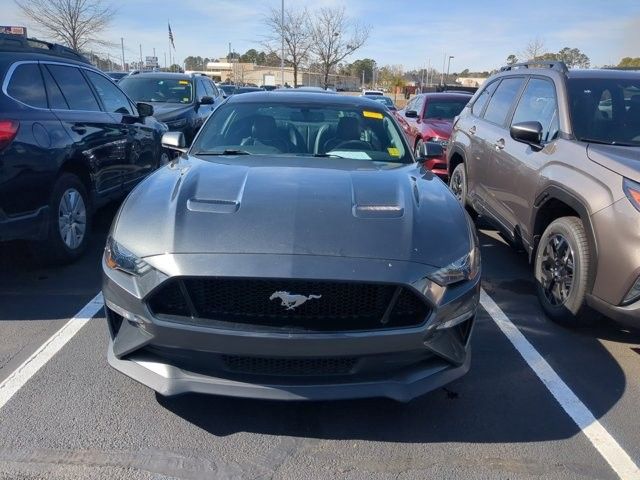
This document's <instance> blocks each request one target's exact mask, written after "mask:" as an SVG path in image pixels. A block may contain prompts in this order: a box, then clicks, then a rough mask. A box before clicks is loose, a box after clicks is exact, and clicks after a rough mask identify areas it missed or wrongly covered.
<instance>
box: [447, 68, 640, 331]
mask: <svg viewBox="0 0 640 480" xmlns="http://www.w3.org/2000/svg"><path fill="white" fill-rule="evenodd" d="M447 160H448V168H449V175H450V186H451V189H452V190H453V192H454V193H455V194H456V196H457V197H458V199H459V200H460V201H461V202H462V203H463V204H464V205H466V206H467V208H468V209H469V210H470V211H471V212H472V213H477V214H481V215H482V216H483V217H485V218H486V219H487V220H489V221H490V223H492V224H494V226H495V227H496V228H498V229H499V230H500V231H501V232H502V233H503V235H504V236H505V237H506V238H507V239H508V240H509V241H510V242H511V243H512V244H513V245H515V246H518V247H521V248H523V249H524V250H525V251H526V252H527V253H528V254H529V259H530V261H531V263H532V264H533V267H534V276H535V280H536V285H537V292H538V297H539V299H540V302H541V304H542V307H543V308H544V310H545V312H546V313H547V315H548V316H549V317H550V318H552V319H553V320H555V321H557V322H559V323H562V324H565V325H571V326H575V325H579V324H580V323H583V322H584V321H586V320H587V319H588V318H591V317H592V316H591V315H588V314H589V313H590V309H589V308H588V307H592V308H593V309H595V310H597V311H599V312H601V313H603V314H605V315H607V316H609V317H611V318H613V319H615V320H618V321H621V322H625V323H627V324H630V325H632V326H635V327H640V72H632V71H618V70H568V69H567V68H566V66H565V65H564V64H563V63H561V62H555V63H544V64H540V63H537V64H535V65H534V64H518V65H512V66H509V67H505V68H503V69H502V70H501V71H500V72H499V73H498V74H496V75H494V76H493V77H491V78H490V79H488V80H487V82H486V83H485V85H484V87H483V88H482V89H481V90H479V91H478V92H477V93H476V95H474V97H473V98H472V100H471V101H470V102H469V104H468V105H467V107H466V108H465V109H464V110H463V111H462V113H461V114H460V116H459V117H458V118H457V120H456V122H455V124H454V129H453V133H452V136H451V141H450V148H449V149H448V153H447Z"/></svg>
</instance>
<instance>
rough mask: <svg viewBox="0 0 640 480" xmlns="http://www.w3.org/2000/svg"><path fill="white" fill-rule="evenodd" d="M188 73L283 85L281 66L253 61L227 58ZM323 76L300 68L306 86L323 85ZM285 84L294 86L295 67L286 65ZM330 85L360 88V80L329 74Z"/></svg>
mask: <svg viewBox="0 0 640 480" xmlns="http://www.w3.org/2000/svg"><path fill="white" fill-rule="evenodd" d="M187 73H204V74H205V75H207V76H209V77H211V78H212V79H213V80H215V81H216V82H223V83H224V82H232V83H238V84H254V85H258V86H262V85H282V84H283V81H282V72H281V70H280V67H267V66H263V65H254V64H253V63H241V62H228V61H227V60H226V59H225V60H223V61H218V62H209V63H208V64H207V68H206V70H204V71H197V72H196V71H192V70H188V71H187ZM322 82H323V76H322V74H320V73H317V72H310V71H307V70H304V69H300V70H298V84H299V85H305V86H322ZM284 84H287V85H291V86H293V67H284ZM329 85H330V86H332V87H333V88H336V89H344V90H358V89H359V88H360V81H359V79H358V78H356V77H348V76H345V75H333V74H332V75H329Z"/></svg>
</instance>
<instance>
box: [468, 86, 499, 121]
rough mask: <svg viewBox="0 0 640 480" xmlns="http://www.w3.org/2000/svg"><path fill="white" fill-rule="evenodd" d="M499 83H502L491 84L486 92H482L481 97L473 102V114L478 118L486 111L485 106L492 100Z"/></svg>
mask: <svg viewBox="0 0 640 480" xmlns="http://www.w3.org/2000/svg"><path fill="white" fill-rule="evenodd" d="M498 83H500V82H498V81H494V82H491V83H490V84H489V85H487V86H486V87H485V88H484V90H482V92H480V95H479V96H478V98H477V99H476V101H475V102H473V106H472V107H471V113H472V114H473V115H475V116H476V117H479V116H480V115H482V110H483V109H484V106H485V105H486V104H487V102H488V101H489V99H490V98H491V95H493V92H495V90H496V87H497V86H498Z"/></svg>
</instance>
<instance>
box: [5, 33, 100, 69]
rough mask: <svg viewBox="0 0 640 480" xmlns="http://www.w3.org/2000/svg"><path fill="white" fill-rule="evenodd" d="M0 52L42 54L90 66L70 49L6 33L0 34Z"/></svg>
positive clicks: (79, 54)
mask: <svg viewBox="0 0 640 480" xmlns="http://www.w3.org/2000/svg"><path fill="white" fill-rule="evenodd" d="M0 52H28V53H43V54H45V55H54V56H56V57H64V58H69V59H71V60H76V61H77V62H83V63H88V64H91V62H90V61H89V59H88V58H86V57H85V56H84V55H82V54H81V53H79V52H77V51H76V50H74V49H72V48H69V47H65V46H63V45H58V44H57V43H49V42H45V41H44V40H38V39H36V38H26V37H22V36H19V35H11V34H6V33H0Z"/></svg>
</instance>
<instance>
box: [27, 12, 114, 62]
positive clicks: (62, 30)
mask: <svg viewBox="0 0 640 480" xmlns="http://www.w3.org/2000/svg"><path fill="white" fill-rule="evenodd" d="M15 2H16V5H18V8H19V9H20V10H21V11H22V13H23V14H24V15H25V16H26V17H27V18H29V19H30V20H32V21H33V22H35V23H36V24H37V25H38V26H39V27H40V28H41V29H42V30H43V32H44V33H45V34H47V35H48V36H49V37H51V38H52V39H53V40H55V41H58V42H60V43H62V44H64V45H66V46H68V47H71V48H73V49H74V50H83V49H85V47H87V46H89V45H92V44H94V45H110V43H109V42H106V41H104V40H103V39H101V38H100V37H99V35H100V34H101V33H102V32H104V30H105V29H106V28H107V27H108V26H109V23H111V20H112V19H113V16H114V14H115V10H114V9H113V8H111V7H109V6H105V5H104V4H103V3H102V0H15Z"/></svg>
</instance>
